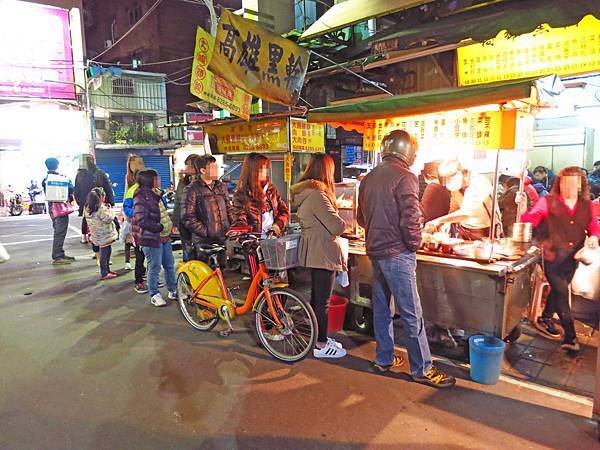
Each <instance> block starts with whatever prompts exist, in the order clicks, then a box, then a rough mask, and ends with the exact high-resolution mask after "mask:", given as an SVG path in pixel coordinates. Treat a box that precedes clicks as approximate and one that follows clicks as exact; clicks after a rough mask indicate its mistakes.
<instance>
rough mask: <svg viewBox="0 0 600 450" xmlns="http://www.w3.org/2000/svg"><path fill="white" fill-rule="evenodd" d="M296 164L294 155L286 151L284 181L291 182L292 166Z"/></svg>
mask: <svg viewBox="0 0 600 450" xmlns="http://www.w3.org/2000/svg"><path fill="white" fill-rule="evenodd" d="M293 165H294V155H292V154H291V153H286V154H285V155H283V181H285V182H286V183H289V182H290V181H292V167H293Z"/></svg>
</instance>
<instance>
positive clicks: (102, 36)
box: [83, 0, 241, 116]
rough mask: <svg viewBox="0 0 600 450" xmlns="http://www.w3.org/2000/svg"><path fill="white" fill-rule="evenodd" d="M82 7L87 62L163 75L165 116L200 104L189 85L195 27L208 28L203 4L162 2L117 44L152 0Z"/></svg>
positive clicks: (228, 4)
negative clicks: (166, 111)
mask: <svg viewBox="0 0 600 450" xmlns="http://www.w3.org/2000/svg"><path fill="white" fill-rule="evenodd" d="M83 3H84V7H85V16H84V22H85V29H86V33H87V55H88V58H90V59H93V60H96V61H100V62H108V63H111V64H116V65H120V66H121V67H123V68H124V69H131V70H135V69H139V70H141V71H144V72H156V73H163V74H165V80H166V95H167V103H168V114H169V115H170V116H180V115H182V114H183V113H184V112H186V111H190V110H192V108H190V107H189V106H187V104H188V103H191V102H194V101H197V100H198V99H197V98H196V97H194V96H192V95H191V94H190V86H189V83H190V75H191V68H192V58H193V54H194V44H195V36H196V28H197V27H199V26H200V27H202V28H204V29H207V30H208V29H210V16H209V12H208V9H207V8H206V7H205V6H203V5H202V4H200V3H199V2H194V1H182V0H163V1H162V2H160V3H159V5H158V7H156V8H155V9H153V10H151V12H150V13H149V14H148V16H147V18H146V19H144V20H143V21H142V22H141V23H140V24H139V25H138V26H136V27H135V29H133V31H132V32H131V33H130V34H128V35H127V36H126V37H125V38H124V39H122V40H121V41H119V39H120V38H121V37H122V36H123V35H124V34H125V33H126V32H128V31H129V30H131V29H132V27H133V26H134V25H135V23H136V22H137V21H138V20H140V19H141V18H142V17H143V16H144V14H146V13H148V11H149V10H150V8H151V7H152V6H153V5H154V4H155V3H156V2H155V0H125V1H123V0H83ZM215 3H219V4H220V5H221V6H222V7H225V8H229V9H234V10H237V9H238V8H240V6H241V0H226V1H225V0H224V1H219V2H215ZM115 43H116V44H115ZM106 50H108V51H106ZM162 61H169V62H166V63H160V62H162ZM159 63H160V64H159Z"/></svg>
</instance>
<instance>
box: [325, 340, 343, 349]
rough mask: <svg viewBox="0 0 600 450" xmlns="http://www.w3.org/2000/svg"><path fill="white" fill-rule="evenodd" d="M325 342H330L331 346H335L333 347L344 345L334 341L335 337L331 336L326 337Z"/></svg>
mask: <svg viewBox="0 0 600 450" xmlns="http://www.w3.org/2000/svg"><path fill="white" fill-rule="evenodd" d="M327 343H328V344H331V345H333V346H335V347H337V348H344V347H343V346H342V344H340V343H339V342H338V341H336V340H335V339H333V338H327Z"/></svg>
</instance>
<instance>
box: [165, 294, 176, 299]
mask: <svg viewBox="0 0 600 450" xmlns="http://www.w3.org/2000/svg"><path fill="white" fill-rule="evenodd" d="M167 297H168V298H169V300H177V292H169V295H168V296H167Z"/></svg>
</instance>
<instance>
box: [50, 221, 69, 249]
mask: <svg viewBox="0 0 600 450" xmlns="http://www.w3.org/2000/svg"><path fill="white" fill-rule="evenodd" d="M50 218H51V219H52V228H54V237H53V239H52V259H61V258H63V257H64V256H65V250H64V248H63V246H64V244H65V238H66V237H67V231H68V229H69V216H68V215H66V216H62V217H52V216H50Z"/></svg>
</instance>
